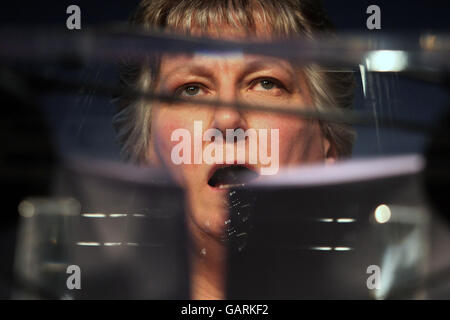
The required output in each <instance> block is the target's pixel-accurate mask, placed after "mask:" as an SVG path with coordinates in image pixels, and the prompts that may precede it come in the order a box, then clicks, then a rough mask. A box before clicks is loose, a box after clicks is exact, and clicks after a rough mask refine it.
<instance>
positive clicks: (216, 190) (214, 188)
mask: <svg viewBox="0 0 450 320" xmlns="http://www.w3.org/2000/svg"><path fill="white" fill-rule="evenodd" d="M208 187H209V188H210V189H211V190H212V191H215V192H226V191H227V190H230V188H217V187H212V186H210V185H209V184H208Z"/></svg>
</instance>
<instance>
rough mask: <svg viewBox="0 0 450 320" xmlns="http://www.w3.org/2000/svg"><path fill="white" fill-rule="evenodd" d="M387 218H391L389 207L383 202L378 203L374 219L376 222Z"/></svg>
mask: <svg viewBox="0 0 450 320" xmlns="http://www.w3.org/2000/svg"><path fill="white" fill-rule="evenodd" d="M389 219H391V209H390V208H389V207H388V206H387V205H385V204H380V205H379V206H378V207H377V208H376V209H375V221H376V222H378V223H386V222H388V221H389Z"/></svg>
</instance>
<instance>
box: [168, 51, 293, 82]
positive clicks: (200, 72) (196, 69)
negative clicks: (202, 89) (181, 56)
mask: <svg viewBox="0 0 450 320" xmlns="http://www.w3.org/2000/svg"><path fill="white" fill-rule="evenodd" d="M194 59H195V57H194V56H192V57H191V58H190V59H188V60H187V61H184V62H183V63H184V64H187V63H191V62H192V60H194ZM274 65H275V66H276V67H277V68H281V69H283V71H285V72H287V73H288V74H289V76H290V77H291V78H292V79H296V77H295V73H294V71H293V70H292V69H291V68H287V67H285V66H283V65H282V64H281V63H280V60H279V59H276V58H260V59H255V60H254V61H251V62H249V63H247V64H246V66H245V67H244V69H243V70H242V71H241V76H240V78H243V77H245V76H246V75H248V74H250V73H254V72H257V71H260V70H262V69H265V68H273V66H274ZM180 73H189V74H195V75H197V76H200V77H205V78H213V79H214V78H215V76H214V72H213V70H212V69H211V68H209V67H206V66H205V65H204V64H198V63H193V64H189V65H185V66H183V67H181V68H177V67H175V68H174V70H172V71H171V72H169V73H168V74H167V75H166V76H165V77H164V78H162V79H161V80H162V82H163V83H164V82H166V80H167V79H168V78H170V77H171V76H173V74H180Z"/></svg>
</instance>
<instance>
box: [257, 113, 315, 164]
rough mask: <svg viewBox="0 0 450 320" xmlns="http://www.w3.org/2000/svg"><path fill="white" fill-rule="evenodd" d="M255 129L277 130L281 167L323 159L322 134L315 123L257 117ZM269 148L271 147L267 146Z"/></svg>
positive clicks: (281, 117)
mask: <svg viewBox="0 0 450 320" xmlns="http://www.w3.org/2000/svg"><path fill="white" fill-rule="evenodd" d="M254 124H255V127H258V128H266V129H278V130H279V140H278V147H279V150H278V151H279V162H280V165H281V166H284V165H294V164H299V163H303V162H314V161H318V160H320V159H322V158H323V154H322V142H321V141H322V140H321V137H322V134H321V130H320V126H319V125H318V124H317V123H313V122H310V121H306V120H303V119H299V118H293V117H288V116H270V117H259V118H258V119H257V120H255V121H254ZM268 147H269V148H271V146H270V145H269V146H268Z"/></svg>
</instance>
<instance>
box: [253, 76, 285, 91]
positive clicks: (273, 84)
mask: <svg viewBox="0 0 450 320" xmlns="http://www.w3.org/2000/svg"><path fill="white" fill-rule="evenodd" d="M252 89H253V90H255V91H279V90H286V89H285V87H284V86H283V85H282V84H281V82H279V81H278V80H275V79H271V78H265V79H256V80H254V81H253V83H252Z"/></svg>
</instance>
